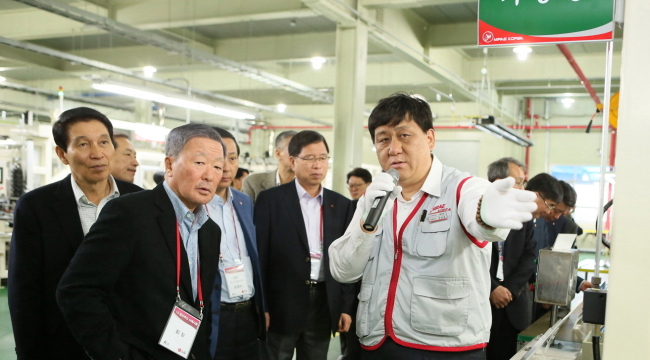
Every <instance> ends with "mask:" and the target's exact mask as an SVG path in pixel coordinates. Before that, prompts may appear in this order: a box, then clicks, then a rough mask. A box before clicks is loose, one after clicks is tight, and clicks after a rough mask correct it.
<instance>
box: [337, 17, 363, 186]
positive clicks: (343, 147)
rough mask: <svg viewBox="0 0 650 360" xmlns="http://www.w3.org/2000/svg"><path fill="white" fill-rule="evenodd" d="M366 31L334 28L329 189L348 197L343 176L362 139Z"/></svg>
mask: <svg viewBox="0 0 650 360" xmlns="http://www.w3.org/2000/svg"><path fill="white" fill-rule="evenodd" d="M367 59H368V28H367V26H366V25H365V24H363V23H361V22H359V21H357V25H356V26H355V27H343V26H341V25H338V27H337V29H336V86H335V88H334V144H333V146H332V148H333V150H332V152H333V163H334V164H333V166H332V189H333V190H334V191H336V192H339V193H341V194H343V195H345V196H348V195H349V194H348V191H347V188H346V181H345V175H346V174H347V173H348V172H349V171H350V170H352V169H353V168H354V167H355V166H359V165H361V161H362V159H363V149H362V146H361V145H362V143H363V141H362V139H363V131H365V130H364V129H363V127H364V125H366V119H365V117H364V115H363V110H364V107H365V103H366V61H367Z"/></svg>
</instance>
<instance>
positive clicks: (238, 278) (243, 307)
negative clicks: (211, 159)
mask: <svg viewBox="0 0 650 360" xmlns="http://www.w3.org/2000/svg"><path fill="white" fill-rule="evenodd" d="M215 130H216V131H217V132H218V133H219V135H221V138H222V139H223V141H224V143H225V144H226V160H225V162H224V167H223V177H222V178H221V181H220V182H219V184H218V185H217V192H216V196H215V197H214V198H213V199H212V201H210V203H209V204H208V212H209V215H210V218H211V219H212V220H214V222H216V223H217V225H219V228H220V229H221V250H220V254H219V275H220V276H218V277H219V279H218V281H220V282H221V287H220V288H219V289H217V288H216V286H215V291H214V292H213V293H212V303H219V302H220V303H221V311H220V314H219V316H218V317H216V316H214V317H213V319H212V335H211V337H210V340H211V342H210V351H211V353H212V356H213V358H214V359H215V360H235V359H236V360H258V359H259V358H260V354H259V348H260V346H259V345H260V344H259V340H258V339H259V338H265V337H266V326H267V325H266V319H265V312H266V309H265V306H264V292H263V291H262V277H261V273H260V262H259V256H258V253H257V242H256V241H255V226H254V225H253V200H251V198H250V196H248V195H246V194H244V193H242V192H239V191H237V190H235V189H233V188H231V187H230V185H231V184H232V182H233V177H234V176H235V174H236V173H237V169H238V168H239V145H238V144H237V141H236V140H235V137H234V136H233V135H232V134H231V133H230V132H229V131H226V130H224V129H221V128H215ZM238 287H239V290H236V289H237V288H238Z"/></svg>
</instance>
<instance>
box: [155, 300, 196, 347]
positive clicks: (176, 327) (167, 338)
mask: <svg viewBox="0 0 650 360" xmlns="http://www.w3.org/2000/svg"><path fill="white" fill-rule="evenodd" d="M202 318H203V316H202V315H201V313H200V312H199V311H198V310H196V309H195V308H193V307H192V306H191V305H190V304H188V303H186V302H185V301H182V300H177V301H176V304H175V305H174V308H173V309H172V313H171V315H169V319H168V320H167V325H166V326H165V330H163V333H162V336H161V337H160V341H158V344H159V345H161V346H163V347H164V348H167V349H168V350H170V351H172V352H174V353H175V354H177V355H180V356H182V357H183V358H185V359H187V357H188V356H189V354H190V350H191V349H192V344H194V339H195V338H196V333H197V332H198V331H199V326H201V319H202Z"/></svg>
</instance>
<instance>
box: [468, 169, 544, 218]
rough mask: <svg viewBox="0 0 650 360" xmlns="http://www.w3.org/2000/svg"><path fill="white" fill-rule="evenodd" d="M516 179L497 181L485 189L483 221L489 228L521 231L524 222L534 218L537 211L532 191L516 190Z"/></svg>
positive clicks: (535, 197) (482, 204)
mask: <svg viewBox="0 0 650 360" xmlns="http://www.w3.org/2000/svg"><path fill="white" fill-rule="evenodd" d="M514 184H515V179H514V178H512V177H508V178H505V179H501V180H496V181H495V182H493V183H492V184H490V186H488V187H487V189H485V194H483V201H482V203H481V219H482V220H483V222H484V223H486V224H487V225H489V226H492V227H495V228H501V229H521V227H522V226H523V224H522V223H523V222H526V221H529V220H530V219H532V218H533V214H532V213H533V212H534V211H535V210H537V204H536V203H535V199H537V195H536V194H535V193H534V192H532V191H526V190H519V189H514V188H513V187H512V186H513V185H514Z"/></svg>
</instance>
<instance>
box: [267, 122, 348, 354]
mask: <svg viewBox="0 0 650 360" xmlns="http://www.w3.org/2000/svg"><path fill="white" fill-rule="evenodd" d="M328 153H329V149H328V147H327V142H326V141H325V138H324V137H323V136H322V135H321V134H319V133H317V132H315V131H309V130H307V131H302V132H299V133H298V134H296V135H295V136H294V137H293V138H292V139H291V142H290V143H289V154H290V155H291V164H292V167H293V169H294V172H295V173H296V179H295V180H294V181H292V182H290V183H288V184H284V185H280V186H277V187H274V188H272V189H268V190H265V191H262V192H261V193H260V194H259V196H258V198H257V203H256V205H255V218H254V221H255V226H256V228H257V243H258V250H259V254H260V264H261V268H262V278H263V280H264V282H263V285H264V291H265V295H266V301H267V308H268V309H269V315H270V327H269V334H268V339H269V345H270V347H271V349H272V352H273V353H274V355H275V356H276V357H277V359H278V360H290V359H291V358H292V357H293V352H294V348H295V349H296V350H297V359H298V360H301V359H312V360H318V359H323V360H324V359H326V358H327V350H328V346H329V341H330V335H331V332H332V331H339V332H345V331H348V329H349V327H350V324H351V317H350V315H349V314H352V311H353V310H354V309H353V300H354V296H355V295H356V294H354V285H353V284H340V283H338V282H337V281H336V280H334V279H333V278H332V275H331V273H330V270H329V255H328V252H327V249H328V248H329V246H330V244H331V243H332V242H333V241H334V240H336V239H337V238H338V237H340V236H341V235H343V233H344V232H345V229H346V227H347V226H348V224H349V222H350V219H351V217H352V214H353V211H352V209H351V203H350V200H348V199H347V198H345V197H343V196H342V195H340V194H338V193H335V192H333V191H330V190H327V189H325V188H323V186H322V185H321V182H322V181H323V180H324V179H325V175H326V174H327V168H328V160H329V155H328Z"/></svg>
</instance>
